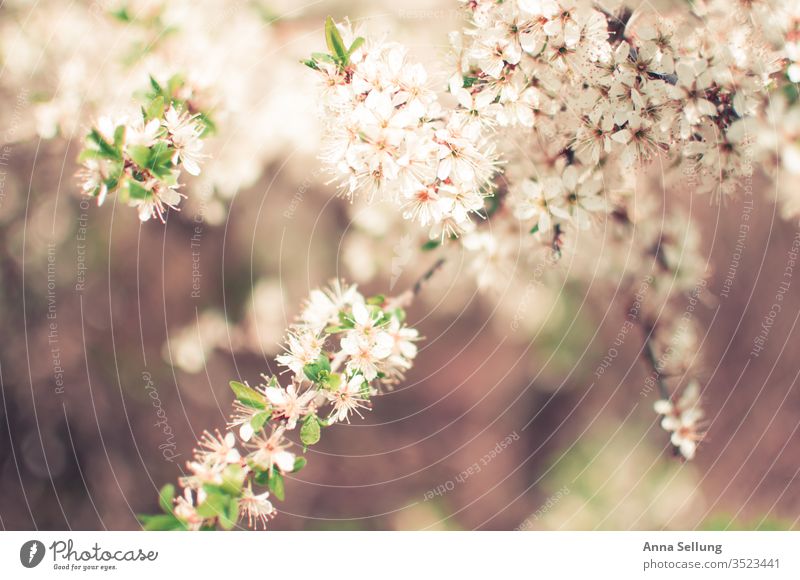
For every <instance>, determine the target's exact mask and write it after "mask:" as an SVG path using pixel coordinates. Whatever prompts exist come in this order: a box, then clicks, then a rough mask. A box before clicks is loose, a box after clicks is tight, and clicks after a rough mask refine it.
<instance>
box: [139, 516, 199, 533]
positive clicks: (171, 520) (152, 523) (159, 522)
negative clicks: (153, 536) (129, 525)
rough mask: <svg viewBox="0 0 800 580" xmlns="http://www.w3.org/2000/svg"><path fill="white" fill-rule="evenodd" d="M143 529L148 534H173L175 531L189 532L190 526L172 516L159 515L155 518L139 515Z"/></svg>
mask: <svg viewBox="0 0 800 580" xmlns="http://www.w3.org/2000/svg"><path fill="white" fill-rule="evenodd" d="M136 517H137V518H139V521H140V522H142V527H143V528H144V529H145V530H147V531H148V532H171V531H175V530H187V529H188V526H187V525H186V524H185V523H184V522H183V521H181V520H179V519H178V518H176V517H175V516H174V515H172V514H158V515H154V516H149V515H144V514H141V515H138V516H136Z"/></svg>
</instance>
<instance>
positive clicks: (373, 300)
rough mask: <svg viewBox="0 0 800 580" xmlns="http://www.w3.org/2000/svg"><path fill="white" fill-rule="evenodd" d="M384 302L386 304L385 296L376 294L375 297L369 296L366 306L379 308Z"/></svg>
mask: <svg viewBox="0 0 800 580" xmlns="http://www.w3.org/2000/svg"><path fill="white" fill-rule="evenodd" d="M384 302H386V296H384V295H383V294H377V295H375V296H370V297H369V298H367V304H369V305H371V306H380V305H381V304H383V303H384Z"/></svg>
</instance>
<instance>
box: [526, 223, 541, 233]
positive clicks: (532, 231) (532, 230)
mask: <svg viewBox="0 0 800 580" xmlns="http://www.w3.org/2000/svg"><path fill="white" fill-rule="evenodd" d="M538 231H539V224H536V225H535V226H533V227H532V228H531V231H530V232H528V233H530V234H535V233H536V232H538Z"/></svg>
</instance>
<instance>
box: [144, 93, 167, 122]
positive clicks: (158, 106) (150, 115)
mask: <svg viewBox="0 0 800 580" xmlns="http://www.w3.org/2000/svg"><path fill="white" fill-rule="evenodd" d="M165 109H166V103H165V101H164V97H163V96H161V95H158V96H157V97H155V98H154V99H153V100H152V101H150V103H148V105H147V108H146V109H145V110H144V116H145V119H147V120H150V119H160V118H161V116H162V115H163V114H164V110H165Z"/></svg>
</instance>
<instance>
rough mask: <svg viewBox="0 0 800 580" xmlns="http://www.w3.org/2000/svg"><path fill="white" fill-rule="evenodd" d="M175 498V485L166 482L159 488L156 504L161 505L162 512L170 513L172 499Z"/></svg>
mask: <svg viewBox="0 0 800 580" xmlns="http://www.w3.org/2000/svg"><path fill="white" fill-rule="evenodd" d="M174 498H175V486H174V485H172V484H171V483H168V484H167V485H165V486H164V487H162V488H161V491H160V492H159V494H158V505H159V506H161V509H162V510H163V511H164V513H167V514H171V513H172V500H173V499H174Z"/></svg>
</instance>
